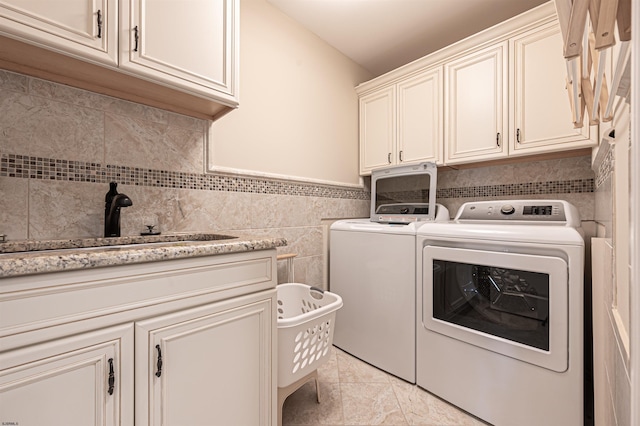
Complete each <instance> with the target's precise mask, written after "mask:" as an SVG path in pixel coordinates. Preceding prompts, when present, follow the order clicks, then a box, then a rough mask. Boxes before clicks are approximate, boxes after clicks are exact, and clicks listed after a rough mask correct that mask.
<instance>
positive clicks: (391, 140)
mask: <svg viewBox="0 0 640 426" xmlns="http://www.w3.org/2000/svg"><path fill="white" fill-rule="evenodd" d="M395 134H396V88H395V86H389V87H383V88H381V89H379V90H376V91H374V92H372V93H369V94H367V95H365V96H362V97H360V173H362V174H366V173H367V172H371V170H372V169H375V168H378V167H383V166H388V165H389V164H392V163H393V161H394V158H395V143H396V138H395Z"/></svg>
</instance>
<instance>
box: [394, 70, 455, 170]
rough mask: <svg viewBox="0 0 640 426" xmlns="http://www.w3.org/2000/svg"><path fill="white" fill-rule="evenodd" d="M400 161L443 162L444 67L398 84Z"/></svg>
mask: <svg viewBox="0 0 640 426" xmlns="http://www.w3.org/2000/svg"><path fill="white" fill-rule="evenodd" d="M397 90H398V162H400V163H408V162H420V161H433V162H435V163H437V164H442V149H441V146H442V144H443V141H444V140H443V137H442V132H443V129H442V124H443V122H442V115H443V114H442V111H443V103H442V68H441V67H438V68H436V69H433V70H429V71H425V72H423V73H420V74H419V75H417V76H415V77H412V78H410V79H408V80H406V81H403V82H402V83H399V84H398V89H397Z"/></svg>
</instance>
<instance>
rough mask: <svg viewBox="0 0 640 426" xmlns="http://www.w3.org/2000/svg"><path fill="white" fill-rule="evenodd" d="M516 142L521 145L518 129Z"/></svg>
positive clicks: (517, 130) (518, 130)
mask: <svg viewBox="0 0 640 426" xmlns="http://www.w3.org/2000/svg"><path fill="white" fill-rule="evenodd" d="M516 142H518V143H520V129H516Z"/></svg>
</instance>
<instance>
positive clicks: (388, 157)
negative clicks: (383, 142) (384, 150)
mask: <svg viewBox="0 0 640 426" xmlns="http://www.w3.org/2000/svg"><path fill="white" fill-rule="evenodd" d="M387 163H389V164H391V153H389V154H387Z"/></svg>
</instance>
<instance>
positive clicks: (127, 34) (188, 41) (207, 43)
mask: <svg viewBox="0 0 640 426" xmlns="http://www.w3.org/2000/svg"><path fill="white" fill-rule="evenodd" d="M238 7H239V3H238V1H237V0H190V1H188V2H184V1H179V0H161V1H145V0H126V1H122V7H121V21H120V25H121V32H120V34H121V42H120V67H121V68H122V69H125V70H129V71H131V72H132V73H135V74H137V75H145V76H147V77H149V78H151V79H153V80H157V81H160V82H163V81H164V82H166V83H168V84H172V85H179V86H181V87H183V88H185V89H188V90H190V91H192V92H196V93H200V94H203V95H208V94H210V92H211V90H212V89H213V90H215V91H216V92H219V93H221V94H227V95H234V92H235V82H234V80H235V73H236V72H237V69H236V65H235V59H236V55H237V53H238V52H236V51H235V43H236V40H235V38H236V37H237V34H236V31H237V30H236V25H237V15H238V14H239V10H238Z"/></svg>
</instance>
